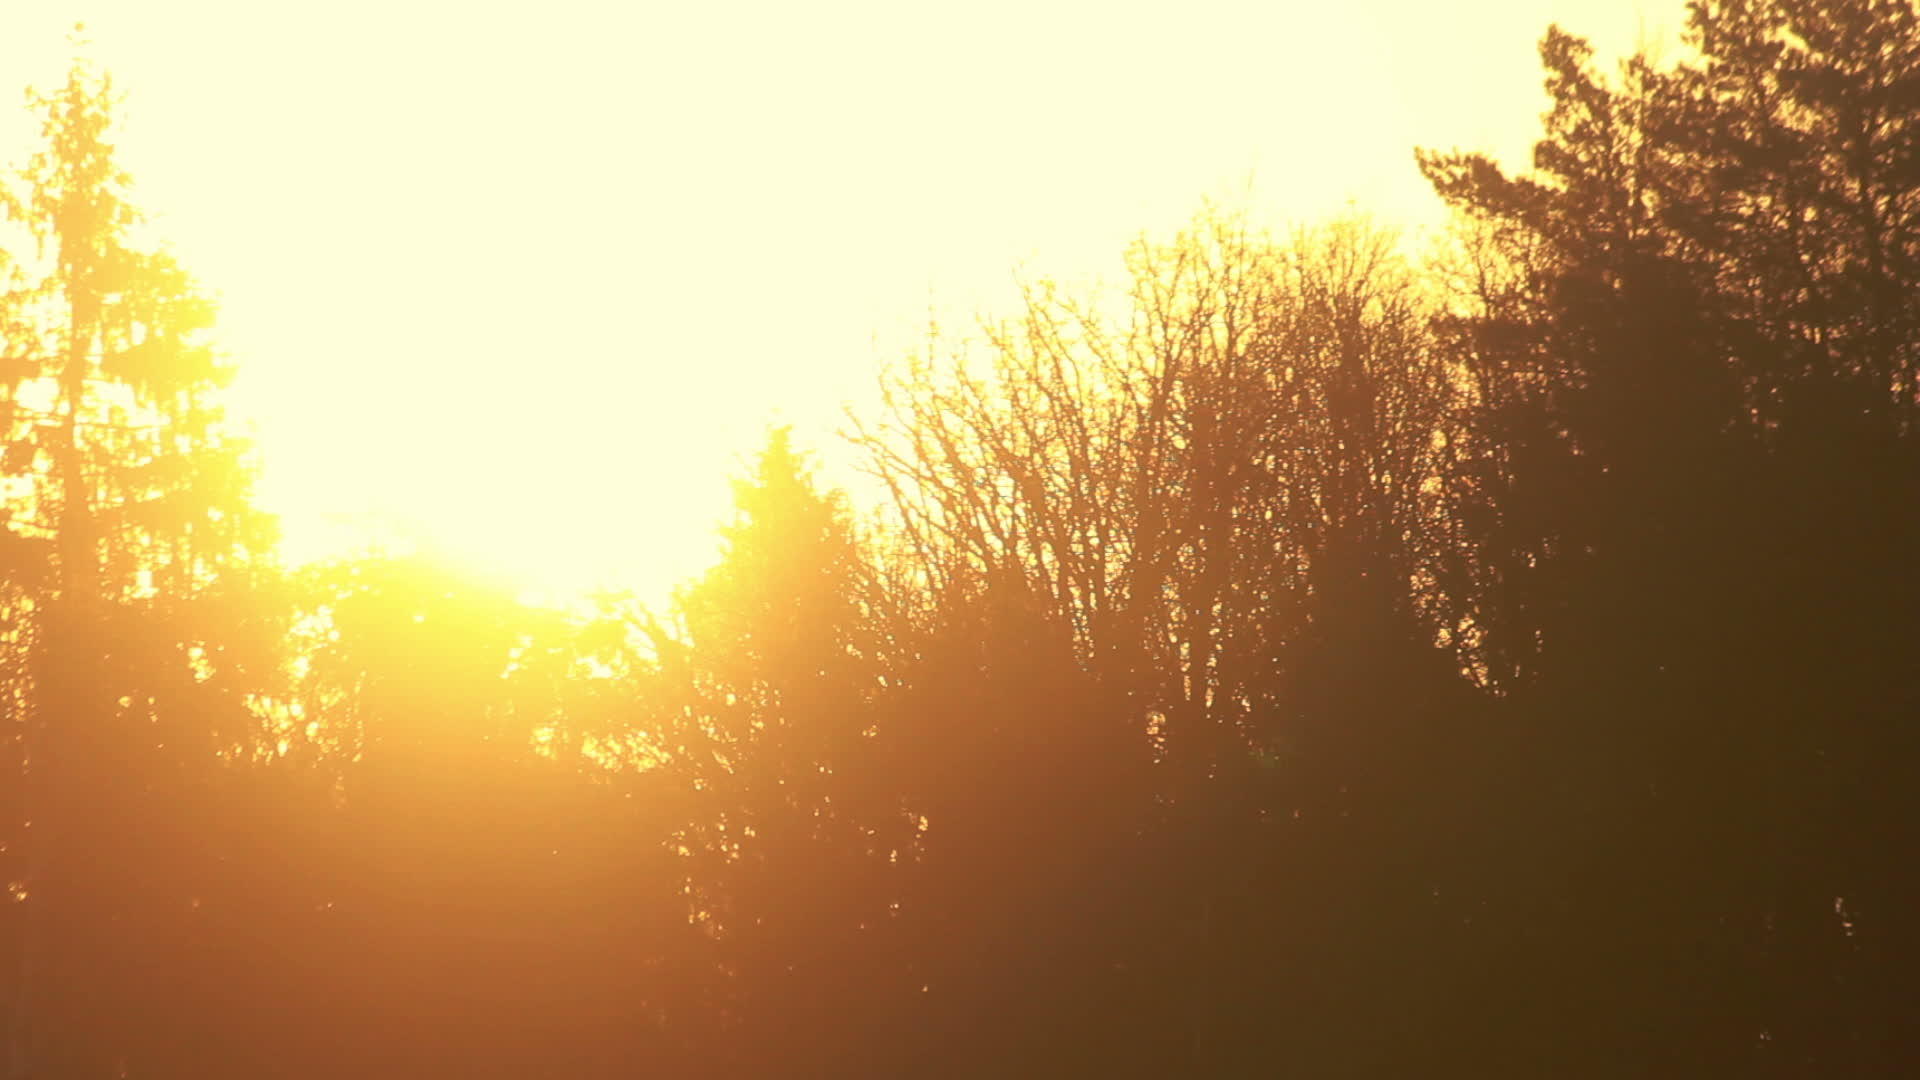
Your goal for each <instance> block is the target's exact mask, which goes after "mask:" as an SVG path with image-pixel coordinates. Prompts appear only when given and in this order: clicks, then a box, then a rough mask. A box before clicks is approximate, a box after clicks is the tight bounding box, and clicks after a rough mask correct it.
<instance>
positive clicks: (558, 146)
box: [0, 0, 1683, 595]
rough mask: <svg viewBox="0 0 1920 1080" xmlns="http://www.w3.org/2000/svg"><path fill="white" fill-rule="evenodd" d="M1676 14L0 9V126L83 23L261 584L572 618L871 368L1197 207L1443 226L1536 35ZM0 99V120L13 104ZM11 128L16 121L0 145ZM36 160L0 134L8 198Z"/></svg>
mask: <svg viewBox="0 0 1920 1080" xmlns="http://www.w3.org/2000/svg"><path fill="white" fill-rule="evenodd" d="M1682 15H1683V10H1682V5H1681V4H1680V3H1679V2H1678V0H1492V2H1478V0H1477V2H1476V3H1474V4H1471V5H1443V4H1434V3H1431V2H1423V0H1387V2H1375V3H1368V4H1328V3H1324V2H1317V0H1316V2H1289V0H1269V2H1266V3H1224V2H1207V0H1187V2H1182V3H1160V4H1141V3H1136V4H1126V3H1113V2H1111V0H1108V2H1106V3H1100V4H1095V3H1064V2H1061V3H1054V2H1044V0H1025V2H1001V0H970V2H968V3H964V4H917V3H910V2H906V0H891V2H870V3H848V2H840V0H809V2H807V3H793V2H787V3H624V4H613V3H584V2H579V0H543V2H540V3H504V2H498V3H488V2H486V0H469V2H467V3H460V4H452V3H430V4H429V3H414V4H408V3H404V2H399V0H386V2H382V3H368V2H363V0H335V2H332V3H328V4H312V5H293V4H267V3H258V2H224V3H216V2H211V0H208V2H194V0H171V2H168V3H165V4H161V3H156V2H153V0H96V2H91V3H88V2H67V0H49V2H24V0H16V2H14V3H10V4H6V5H4V6H3V7H0V83H5V82H12V83H14V84H16V85H18V86H20V87H22V88H24V87H25V86H26V85H27V84H29V83H34V84H38V85H42V86H52V85H55V84H57V83H58V81H59V80H60V79H61V78H62V77H63V73H64V71H65V67H66V64H67V61H68V58H69V57H70V56H71V55H72V50H71V48H70V46H69V44H68V37H69V31H70V30H71V28H72V27H73V24H74V23H75V22H76V21H84V22H85V23H86V26H87V30H86V36H87V37H88V38H89V39H90V45H89V46H88V47H87V50H86V51H87V53H88V54H89V55H90V56H92V57H93V58H94V59H95V60H96V61H97V62H98V63H100V64H101V65H102V66H104V67H106V68H107V69H108V70H110V71H111V72H112V73H113V74H114V77H115V79H116V81H117V83H118V85H119V87H120V88H121V89H122V90H123V91H124V92H125V93H126V94H127V101H126V104H125V107H124V108H123V110H122V116H123V118H124V125H123V128H122V135H121V138H120V142H119V148H120V152H121V155H122V161H123V163H124V164H125V165H126V166H127V167H128V168H129V169H130V170H131V171H132V173H133V174H134V179H135V185H136V186H135V201H136V202H137V203H138V204H140V205H141V206H143V207H144V208H145V209H146V210H147V211H148V212H149V213H150V215H151V216H152V218H153V232H154V234H155V235H157V236H159V237H162V238H164V239H165V241H166V242H167V243H168V245H169V246H170V247H171V248H172V249H173V250H174V252H175V253H176V254H177V255H178V256H179V258H180V260H181V262H182V263H183V264H184V265H185V266H186V267H187V268H188V269H189V270H190V271H191V272H193V273H194V274H195V275H196V276H197V277H198V279H199V280H200V282H201V283H202V284H203V285H204V286H205V287H207V288H208V289H209V290H210V291H211V292H212V293H214V294H215V295H216V296H217V297H218V298H219V299H220V301H221V326H220V330H219V333H218V342H219V345H220V346H221V348H222V350H223V351H224V352H225V353H226V354H227V355H228V356H229V357H230V358H231V359H232V360H233V361H234V362H235V363H236V364H237V365H238V368H239V372H240V374H239V377H238V378H237V380H236V384H235V386H234V388H233V392H232V395H231V398H230V408H231V413H232V415H233V416H234V417H235V418H236V420H237V421H238V422H240V423H242V424H244V425H245V426H247V427H248V428H249V429H250V430H251V431H252V433H253V435H254V437H255V438H256V440H257V441H258V443H259V446H260V454H261V460H262V466H263V471H262V476H261V481H260V489H259V494H260V501H261V502H262V503H263V504H264V505H266V506H267V507H268V508H269V509H272V510H275V511H276V512H278V513H279V514H280V515H281V516H282V519H283V522H284V527H285V530H286V534H287V542H288V551H289V553H290V554H291V555H293V556H294V557H299V558H304V557H311V556H315V555H322V554H326V553H329V552H337V551H341V550H345V549H347V548H349V547H351V546H352V545H355V544H357V543H361V542H364V540H365V538H366V537H367V536H369V535H371V533H370V530H377V531H378V532H379V533H381V534H384V535H391V534H393V533H394V532H396V531H397V532H399V533H403V534H405V535H408V536H412V537H414V538H415V539H416V540H418V541H419V542H420V543H422V544H425V545H427V546H429V547H432V548H434V549H436V550H439V551H441V552H442V553H444V554H446V555H447V556H448V557H452V558H456V559H459V560H461V561H463V562H466V563H468V564H470V565H473V566H477V567H483V568H488V569H491V570H495V571H499V572H502V573H505V574H507V575H509V576H511V577H512V578H513V579H514V580H516V581H519V582H521V583H522V584H524V585H526V586H528V587H532V588H545V589H555V590H564V589H570V588H577V587H583V586H585V585H587V584H589V583H591V582H593V581H598V580H606V581H610V582H613V583H616V584H622V585H628V586H632V587H634V588H636V589H638V590H640V591H641V592H642V593H643V594H652V595H659V594H661V593H663V592H664V590H665V588H666V587H668V586H669V585H670V584H671V583H673V582H676V581H681V580H685V579H687V578H689V577H690V576H692V575H694V574H697V573H698V572H699V571H700V570H702V569H704V568H705V567H706V566H707V565H709V564H711V563H712V562H713V561H714V559H715V557H716V544H717V538H716V534H715V526H716V524H717V523H718V522H719V521H720V520H722V519H723V518H724V517H725V516H726V515H727V514H728V509H729V505H730V497H731V496H730V489H729V484H728V480H729V478H730V477H732V476H735V475H739V474H740V473H741V472H742V470H743V468H744V463H745V462H746V461H747V460H748V459H749V457H750V456H751V454H752V452H753V451H754V450H755V449H756V448H757V447H758V446H759V445H760V444H761V443H762V442H763V440H764V434H765V432H766V429H767V427H768V425H770V424H777V423H778V424H792V425H793V426H794V427H795V430H796V436H797V439H798V442H799V443H800V444H801V445H802V446H809V447H812V448H814V449H816V450H817V451H819V452H820V454H821V457H822V460H823V461H824V463H825V466H826V471H827V475H828V477H829V479H832V478H834V477H835V476H837V475H843V474H842V473H841V472H839V470H842V469H844V463H845V462H846V461H847V459H848V457H849V455H848V454H847V452H846V451H845V449H844V447H843V446H842V445H841V444H840V443H839V442H838V440H837V438H836V434H835V433H836V432H837V431H838V430H839V429H840V428H841V427H843V426H844V424H843V421H842V412H843V409H844V407H846V406H847V405H848V404H851V405H853V406H854V407H856V408H858V407H859V406H860V404H861V403H862V402H863V401H866V400H868V399H870V397H871V395H872V387H873V385H874V379H875V376H876V373H877V371H878V369H879V367H880V366H881V365H882V364H884V363H886V362H888V361H891V360H894V359H897V358H898V357H900V356H901V355H903V354H904V353H905V352H906V350H908V349H910V348H911V347H913V345H914V344H915V342H916V335H917V333H918V331H919V329H920V328H921V327H923V326H924V325H925V323H926V320H927V318H928V315H929V312H930V311H937V312H940V313H942V315H943V316H944V321H951V320H953V319H955V318H959V319H961V320H964V318H965V317H966V316H968V315H969V314H970V313H972V312H975V311H981V310H986V311H1000V312H1006V311H1008V310H1009V306H1010V304H1011V302H1012V295H1013V287H1012V283H1013V280H1014V273H1015V272H1016V271H1017V270H1022V269H1024V270H1026V271H1028V272H1033V273H1044V274H1052V275H1058V276H1062V277H1067V278H1080V277H1085V276H1089V275H1107V276H1111V275H1112V274H1114V273H1115V272H1116V271H1117V267H1118V261H1119V256H1120V254H1121V252H1122V251H1123V250H1124V248H1125V246H1126V244H1127V243H1128V242H1129V240H1131V239H1132V238H1133V237H1135V236H1136V235H1138V234H1140V233H1142V232H1143V231H1144V232H1147V233H1152V234H1158V235H1167V234H1170V233H1171V231H1172V230H1174V229H1177V228H1178V227H1179V226H1180V225H1181V224H1182V223H1184V222H1185V221H1187V220H1188V219H1189V218H1190V217H1191V216H1192V215H1193V214H1194V213H1195V212H1196V211H1197V210H1198V209H1199V208H1200V206H1201V204H1202V202H1203V200H1205V199H1208V198H1214V199H1218V200H1223V201H1226V202H1228V203H1230V204H1233V205H1238V206H1244V207H1245V208H1246V209H1247V210H1248V211H1249V212H1250V213H1251V214H1252V216H1253V217H1254V219H1255V220H1256V221H1257V222H1260V223H1264V224H1270V225H1273V226H1276V227H1284V226H1285V225H1286V224H1288V223H1292V222H1311V221H1315V220H1319V219H1323V218H1326V217H1328V216H1331V215H1335V214H1338V213H1341V212H1342V211H1343V210H1346V209H1348V208H1349V207H1354V208H1358V209H1361V210H1364V211H1368V212H1371V213H1372V214H1374V215H1375V216H1376V217H1377V218H1378V219H1380V220H1382V221H1385V222H1388V223H1400V224H1404V225H1406V226H1409V227H1415V228H1416V229H1417V227H1420V226H1423V225H1431V224H1432V223H1435V222H1437V221H1438V220H1439V218H1440V208H1439V206H1438V203H1437V201H1436V200H1435V199H1434V198H1433V196H1432V195H1431V194H1430V192H1428V191H1427V189H1426V188H1425V185H1424V184H1423V183H1422V181H1421V179H1420V177H1419V174H1418V172H1417V171H1416V170H1415V168H1414V164H1413V148H1414V147H1415V146H1428V147H1435V148H1454V147H1458V148H1462V149H1470V150H1482V151H1487V152H1491V153H1493V154H1495V155H1496V156H1497V157H1498V158H1500V159H1501V160H1503V161H1505V162H1508V163H1510V164H1513V165H1517V166H1524V165H1525V163H1526V160H1527V157H1528V154H1529V147H1530V146H1531V143H1532V140H1533V138H1534V137H1535V136H1536V134H1537V131H1538V122H1539V115H1540V113H1541V112H1542V110H1543V109H1544V108H1545V104H1546V102H1545V96H1544V92H1543V90H1542V88H1541V72H1540V68H1539V63H1538V58H1537V52H1536V45H1537V42H1538V41H1539V38H1540V36H1541V35H1542V33H1543V32H1544V30H1545V29H1546V27H1547V25H1548V24H1549V23H1551V22H1556V21H1557V22H1559V23H1561V24H1562V25H1563V26H1565V27H1566V28H1568V29H1569V30H1572V31H1573V32H1575V33H1579V34H1582V35H1584V36H1587V37H1589V38H1591V39H1592V40H1593V41H1594V42H1595V44H1596V45H1597V46H1598V47H1599V49H1600V50H1601V55H1602V57H1603V58H1609V59H1610V58H1614V57H1618V56H1620V55H1623V54H1624V53H1625V52H1627V51H1631V50H1632V49H1634V48H1635V47H1636V46H1639V45H1643V44H1646V45H1655V46H1658V45H1660V44H1661V43H1662V42H1665V41H1668V40H1670V39H1672V38H1674V36H1675V35H1676V33H1677V30H1678V27H1679V25H1680V22H1681V18H1682ZM4 89H5V88H4V87H3V86H0V93H3V92H4ZM6 100H8V99H7V98H5V97H4V96H0V102H4V101H6ZM33 135H34V121H33V120H32V118H31V117H30V116H29V115H28V114H27V112H26V111H25V110H24V108H22V109H18V110H11V111H8V110H0V160H4V161H6V162H9V163H20V162H23V161H24V160H25V158H26V156H27V155H28V154H29V153H30V152H31V150H32V148H33Z"/></svg>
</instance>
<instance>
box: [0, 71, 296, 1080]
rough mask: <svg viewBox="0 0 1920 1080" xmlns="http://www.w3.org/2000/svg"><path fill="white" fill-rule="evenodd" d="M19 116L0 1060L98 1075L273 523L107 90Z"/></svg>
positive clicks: (261, 659) (3, 407) (11, 288)
mask: <svg viewBox="0 0 1920 1080" xmlns="http://www.w3.org/2000/svg"><path fill="white" fill-rule="evenodd" d="M32 100H33V103H34V107H35V109H36V110H37V111H38V112H39V113H40V114H41V116H42V118H43V123H42V134H43V137H44V139H45V145H44V148H43V149H42V150H41V152H40V153H39V154H37V155H36V156H35V157H34V158H33V160H32V162H31V164H30V165H29V166H28V167H27V169H26V170H25V171H24V173H23V174H22V175H21V177H20V183H19V184H18V186H17V187H10V188H8V189H7V191H6V194H5V195H4V199H3V200H0V201H3V202H4V205H5V208H6V211H7V214H8V217H9V219H10V220H11V221H12V222H13V223H15V224H16V225H17V226H19V227H20V229H21V231H22V233H24V235H25V236H26V237H27V238H28V239H30V240H31V241H32V242H33V244H34V246H35V256H34V257H32V258H27V259H20V260H17V261H16V262H14V263H13V264H12V270H13V273H12V277H11V280H10V282H9V285H8V288H7V291H6V293H5V295H4V297H3V298H0V326H3V327H4V330H5V349H4V359H3V360H0V440H3V441H4V442H5V447H6V448H5V471H6V474H7V479H6V487H5V500H6V511H7V513H6V518H5V525H6V530H7V536H6V540H7V544H6V548H7V550H8V551H9V552H10V553H12V555H13V558H12V559H11V560H10V561H9V563H8V564H7V585H8V586H9V590H10V595H9V597H8V601H9V604H10V607H11V612H10V614H11V615H13V616H14V617H15V618H17V619H18V621H19V622H18V625H20V627H21V629H20V630H19V631H18V632H17V633H15V634H14V635H13V640H12V642H10V644H12V645H13V646H14V647H16V648H24V649H25V651H26V658H25V663H24V664H21V665H18V666H16V667H15V668H14V671H15V673H16V674H17V675H18V677H19V678H20V679H21V680H22V681H21V682H17V683H14V684H12V686H11V693H10V694H9V704H10V705H11V706H12V707H13V708H16V709H18V710H20V711H19V712H18V713H16V714H15V715H16V719H17V721H18V726H17V728H16V731H17V732H18V735H17V742H16V743H15V745H16V746H17V748H18V751H19V757H18V759H17V760H16V763H15V765H14V768H15V769H16V770H17V771H16V772H15V776H16V777H17V779H18V781H19V785H18V788H19V791H20V792H21V800H22V801H21V803H20V804H19V805H18V806H17V807H15V808H14V809H16V810H17V812H18V814H19V817H17V818H13V819H10V820H9V821H8V823H7V827H8V831H9V833H10V836H9V847H10V848H11V849H14V850H18V851H21V852H24V856H23V860H24V865H22V866H21V868H20V870H19V872H18V874H17V877H16V881H17V882H18V884H17V886H16V888H17V895H18V896H19V897H21V898H22V899H23V901H24V902H23V903H20V904H17V905H13V907H14V911H12V912H10V914H12V915H13V916H14V921H15V922H16V925H17V926H18V928H19V933H20V939H19V940H20V942H21V946H20V947H21V948H22V949H23V950H24V954H25V957H24V960H23V962H22V965H21V968H20V970H21V971H22V972H23V973H24V974H23V975H22V977H21V981H20V984H19V985H17V986H16V988H15V993H14V994H13V1002H14V1020H13V1028H12V1032H11V1050H12V1053H13V1057H14V1065H15V1067H16V1068H26V1067H29V1066H31V1067H34V1068H40V1069H46V1070H49V1071H55V1072H62V1071H64V1074H68V1075H86V1074H102V1075H104V1073H105V1070H106V1069H107V1068H108V1066H109V1065H110V1060H109V1059H110V1058H111V1056H112V1055H114V1054H116V1053H125V1052H127V1048H128V1043H129V1042H130V1041H132V1040H133V1039H134V1038H135V1037H136V1036H135V1034H134V1033H131V1032H125V1031H123V1032H122V1033H120V1034H116V1035H115V1036H114V1037H111V1038H105V1039H102V1038H99V1037H98V1033H97V1031H96V1032H89V1031H88V1030H87V1028H86V1027H84V1026H83V1024H88V1025H91V1024H96V1023H97V1018H98V1015H99V1013H98V1012H97V1011H95V1012H90V1013H82V1012H80V1011H78V1010H80V1009H82V1008H83V1003H84V1002H86V1001H88V1000H89V999H90V998H91V999H92V1000H94V1001H95V1004H94V1005H93V1006H92V1007H91V1008H92V1009H94V1010H98V1009H100V1005H99V1004H98V1002H99V1001H100V1000H102V997H101V995H105V1000H113V1001H118V1002H119V1004H120V1006H122V1007H123V1008H124V1011H120V1010H113V1011H115V1012H117V1013H118V1014H119V1015H122V1016H124V1017H126V1019H125V1021H124V1023H125V1024H126V1025H128V1026H137V1024H138V1021H137V1020H136V1019H134V1018H135V1017H137V1016H138V1015H139V1011H140V1010H139V1008H138V1007H137V1006H136V1004H135V1002H133V1001H129V1000H125V999H121V998H115V997H113V996H112V995H113V994H116V993H120V992H123V991H124V992H128V993H132V992H133V990H132V989H131V986H132V985H133V984H132V982H131V981H130V980H128V979H126V978H120V977H117V973H119V972H124V971H128V970H133V969H135V968H136V967H137V964H136V959H137V955H138V953H139V951H140V950H141V949H142V948H143V947H144V946H145V945H146V944H149V942H147V941H146V940H145V939H144V938H143V936H142V935H143V933H144V932H145V930H146V929H147V928H146V926H145V924H144V923H143V921H142V916H143V914H144V912H143V911H142V910H140V909H141V908H143V907H145V906H147V905H146V901H145V898H146V897H150V896H153V895H154V894H155V891H156V890H165V889H167V888H168V887H169V884H170V881H171V880H172V875H173V873H174V872H175V871H176V870H177V869H178V867H176V866H174V865H172V864H170V863H169V862H168V860H169V859H170V858H172V857H174V856H176V855H178V854H179V852H180V850H181V848H182V846H184V845H185V844H186V842H187V838H186V837H185V836H183V835H180V834H178V833H176V832H173V831H171V830H173V829H174V828H175V827H176V826H182V825H183V822H184V821H190V820H191V817H192V815H191V813H190V812H189V811H188V810H187V807H188V806H190V805H192V804H193V803H194V802H195V801H196V795H195V792H196V791H198V790H199V785H200V783H201V781H203V780H204V778H205V776H206V771H207V770H208V769H209V768H211V767H213V766H215V765H217V763H218V760H219V755H221V754H222V753H225V752H228V751H229V750H230V749H231V748H232V747H233V746H235V745H237V744H239V743H243V742H246V741H247V740H249V739H251V738H252V735H253V732H252V720H251V716H250V714H249V713H248V711H247V709H246V700H247V696H248V695H249V694H250V693H254V692H256V691H259V690H261V689H263V688H265V687H268V686H271V685H272V683H273V681H274V680H275V679H276V678H277V676H278V674H279V671H278V664H279V658H278V656H277V655H276V653H275V651H274V642H275V641H276V639H277V635H276V634H275V633H274V625H273V618H272V616H271V614H270V613H268V612H267V611H266V610H264V609H263V606H262V604H261V603H259V602H258V596H257V592H258V590H257V586H258V585H259V584H260V583H261V581H262V580H263V579H264V577H265V576H266V563H265V551H266V549H267V547H268V545H269V543H270V541H271V531H270V527H269V526H268V524H267V522H266V521H265V519H263V518H262V517H261V516H260V515H258V514H256V513H254V512H253V511H252V510H251V509H250V508H249V507H248V505H247V502H246V491H247V472H246V467H245V447H244V445H243V444H242V443H240V442H239V441H238V440H236V439H234V438H232V437H231V436H230V435H228V434H226V433H224V432H223V430H222V428H221V425H220V410H219V408H218V406H217V405H216V404H215V403H214V401H213V398H212V395H213V392H214V391H215V390H217V388H218V387H219V386H220V385H222V384H223V383H224V382H225V380H226V378H227V376H228V373H229V370H230V369H228V368H227V367H226V366H225V365H224V364H222V363H221V362H219V360H218V359H217V358H216V357H215V355H214V353H213V352H212V351H211V350H210V348H209V347H208V346H207V345H205V344H204V343H203V338H204V334H205V332H206V331H207V329H208V328H209V327H210V325H211V323H212V317H213V309H212V306H211V304H210V303H209V302H208V301H207V300H206V299H205V298H204V297H202V296H201V295H199V294H198V293H197V292H196V291H195V289H194V287H193V284H192V282H191V281H190V279H188V277H187V276H186V274H185V273H184V272H183V271H182V270H181V269H180V268H179V267H178V266H177V265H176V264H175V263H174V261H173V260H172V259H171V257H169V256H167V255H166V254H164V253H160V252H155V251H152V250H148V249H146V248H143V247H141V246H140V245H139V243H138V239H137V237H138V226H139V220H140V219H139V214H138V212H137V211H136V210H135V209H134V207H133V206H132V204H131V203H130V202H129V201H128V195H127V188H128V181H127V177H126V174H125V173H124V172H123V171H122V170H121V169H120V167H119V165H118V164H117V163H116V161H115V158H114V154H113V145H112V142H111V140H110V135H111V130H112V109H113V103H114V100H115V99H114V96H113V92H112V87H111V83H110V82H109V81H108V79H107V78H106V77H105V76H103V75H100V74H98V73H96V72H95V71H94V70H93V69H91V68H90V67H88V66H87V65H86V64H85V63H76V64H75V65H74V67H73V68H72V70H71V72H70V73H69V76H68V79H67V82H66V84H65V85H64V86H63V87H61V88H60V89H59V90H57V91H55V92H54V93H51V94H45V95H35V96H34V97H33V98H32ZM28 819H30V820H31V822H32V828H31V830H27V829H26V827H25V821H26V820H28ZM102 852H113V853H116V854H117V855H118V856H119V857H103V856H102V855H101V854H100V853H102Z"/></svg>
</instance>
